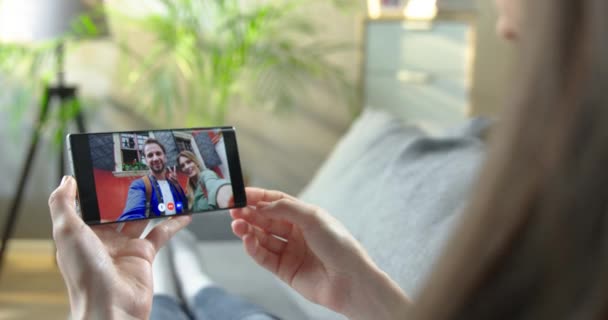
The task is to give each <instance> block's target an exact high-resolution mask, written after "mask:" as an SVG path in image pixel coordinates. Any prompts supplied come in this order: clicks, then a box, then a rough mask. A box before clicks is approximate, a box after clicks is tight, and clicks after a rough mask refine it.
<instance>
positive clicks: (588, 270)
mask: <svg viewBox="0 0 608 320" xmlns="http://www.w3.org/2000/svg"><path fill="white" fill-rule="evenodd" d="M521 2H522V5H527V6H528V8H526V9H527V10H524V12H525V13H526V14H528V15H529V17H530V18H529V19H524V26H523V27H522V28H521V30H522V31H523V32H522V34H521V35H520V36H519V38H518V39H519V40H520V43H519V44H518V45H519V46H520V48H519V49H520V59H519V66H518V69H517V70H518V72H517V73H516V74H514V76H513V77H514V80H515V81H514V87H513V89H514V92H513V94H512V95H511V96H510V98H509V100H508V103H507V106H506V107H505V114H504V116H503V122H502V123H501V124H500V127H499V128H498V132H497V136H495V137H493V138H494V139H493V141H492V142H493V144H492V147H491V150H490V151H489V154H488V160H487V162H486V164H485V166H484V168H483V170H482V172H481V177H480V181H479V183H478V185H477V186H476V188H475V189H474V191H475V192H474V196H473V199H472V201H471V202H470V203H469V206H468V208H467V212H466V214H465V216H464V217H463V220H462V225H460V226H459V227H458V228H457V229H456V231H455V234H454V236H453V238H452V239H451V240H452V241H448V244H447V245H446V248H445V251H444V254H443V255H442V256H441V257H440V259H439V260H438V262H437V265H436V269H435V270H434V272H433V273H432V274H431V276H430V278H429V280H430V281H429V283H427V286H426V287H425V288H423V290H422V291H421V294H420V295H419V297H418V298H417V299H415V303H414V308H413V313H414V315H413V317H412V319H433V320H442V319H493V320H496V319H606V317H607V316H608V309H607V307H608V168H607V166H608V18H607V17H606V15H607V14H608V1H606V0H530V1H521Z"/></svg>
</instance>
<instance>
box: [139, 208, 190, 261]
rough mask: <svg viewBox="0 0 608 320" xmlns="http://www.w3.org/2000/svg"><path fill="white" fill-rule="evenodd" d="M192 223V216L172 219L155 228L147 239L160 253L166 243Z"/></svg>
mask: <svg viewBox="0 0 608 320" xmlns="http://www.w3.org/2000/svg"><path fill="white" fill-rule="evenodd" d="M190 221H192V216H191V215H181V216H178V217H171V218H169V219H167V220H165V221H163V222H161V223H159V224H158V225H157V226H156V227H154V229H152V231H150V233H148V235H147V236H146V238H145V239H146V240H148V241H149V242H150V243H152V245H153V246H154V248H155V249H156V252H158V250H159V249H160V248H161V247H162V246H163V245H165V243H166V242H167V241H168V240H169V239H171V237H173V235H174V234H175V233H176V232H178V231H179V230H181V229H183V228H184V227H185V226H187V225H188V224H189V223H190Z"/></svg>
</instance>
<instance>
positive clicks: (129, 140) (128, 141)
mask: <svg viewBox="0 0 608 320" xmlns="http://www.w3.org/2000/svg"><path fill="white" fill-rule="evenodd" d="M147 139H148V134H147V133H139V134H135V133H121V134H120V153H121V155H122V170H123V171H136V170H147V169H148V166H147V165H146V160H145V157H144V152H143V149H144V143H145V142H146V140H147Z"/></svg>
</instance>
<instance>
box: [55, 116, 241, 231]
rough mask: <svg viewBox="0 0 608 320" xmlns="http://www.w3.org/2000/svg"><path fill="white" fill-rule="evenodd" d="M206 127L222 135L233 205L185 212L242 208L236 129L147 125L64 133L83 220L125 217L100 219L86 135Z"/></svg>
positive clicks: (96, 220)
mask: <svg viewBox="0 0 608 320" xmlns="http://www.w3.org/2000/svg"><path fill="white" fill-rule="evenodd" d="M199 130H200V131H203V130H205V131H210V130H220V131H222V135H223V137H224V146H225V148H226V158H227V161H228V170H229V172H230V181H231V184H232V194H233V199H234V202H233V206H232V207H230V208H222V209H216V210H207V211H201V212H189V213H187V214H204V213H207V212H214V211H222V210H228V209H232V208H242V207H245V206H246V205H247V198H246V195H245V183H244V181H243V174H242V170H241V162H240V156H239V151H238V145H237V140H236V129H235V128H234V127H232V126H222V127H195V128H171V129H149V130H129V131H109V132H94V133H72V134H68V135H67V137H66V140H67V141H66V142H67V143H66V144H67V147H68V154H69V158H70V166H71V169H72V173H73V175H74V178H75V179H76V182H77V184H78V200H77V201H78V202H79V207H80V213H81V217H82V219H83V220H84V221H85V223H87V224H89V225H99V224H112V223H121V222H126V221H105V222H102V221H101V218H100V212H99V204H98V202H97V190H96V185H95V177H94V174H93V161H92V159H91V150H90V145H89V136H90V135H97V134H121V133H138V132H142V133H143V132H146V133H147V132H150V131H199ZM167 217H171V216H158V217H157V216H150V217H147V218H143V219H133V220H128V221H138V220H148V219H158V218H167Z"/></svg>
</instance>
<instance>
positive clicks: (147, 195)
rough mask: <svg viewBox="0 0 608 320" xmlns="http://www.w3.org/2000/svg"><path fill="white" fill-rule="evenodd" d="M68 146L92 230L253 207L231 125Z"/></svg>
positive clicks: (95, 137)
mask: <svg viewBox="0 0 608 320" xmlns="http://www.w3.org/2000/svg"><path fill="white" fill-rule="evenodd" d="M68 146H69V148H70V150H69V151H70V154H71V161H72V162H71V165H72V168H73V172H74V175H75V177H76V180H77V183H78V192H79V200H80V210H81V214H82V217H83V219H84V220H85V222H87V223H89V224H99V223H112V222H121V221H130V220H141V219H151V218H159V217H166V216H172V215H179V214H189V213H202V212H209V211H214V210H221V209H228V208H236V207H243V206H244V205H245V203H246V201H245V190H244V184H243V178H242V174H241V167H240V160H239V156H238V148H237V145H236V135H235V131H234V128H232V127H221V128H190V129H170V130H149V131H130V132H110V133H90V134H72V135H69V136H68Z"/></svg>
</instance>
